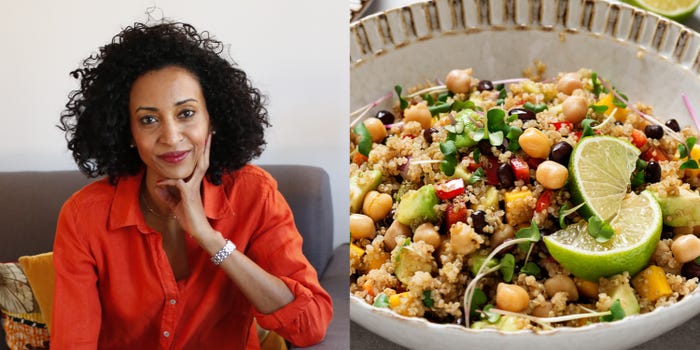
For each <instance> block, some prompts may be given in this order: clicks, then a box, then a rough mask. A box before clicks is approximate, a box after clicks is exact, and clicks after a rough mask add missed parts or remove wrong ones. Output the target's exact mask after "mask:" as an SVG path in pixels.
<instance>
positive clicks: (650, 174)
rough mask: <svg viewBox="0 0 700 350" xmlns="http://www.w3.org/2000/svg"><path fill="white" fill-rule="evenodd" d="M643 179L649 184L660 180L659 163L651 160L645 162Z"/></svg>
mask: <svg viewBox="0 0 700 350" xmlns="http://www.w3.org/2000/svg"><path fill="white" fill-rule="evenodd" d="M644 181H646V182H648V183H650V184H653V183H655V182H659V181H661V165H659V163H657V162H655V161H653V160H652V161H651V162H649V163H647V167H646V168H645V169H644Z"/></svg>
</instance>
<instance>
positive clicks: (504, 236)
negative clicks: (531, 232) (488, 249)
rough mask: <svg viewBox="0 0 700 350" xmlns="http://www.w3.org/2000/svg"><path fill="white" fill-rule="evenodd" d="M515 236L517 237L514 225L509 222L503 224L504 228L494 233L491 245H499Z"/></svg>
mask: <svg viewBox="0 0 700 350" xmlns="http://www.w3.org/2000/svg"><path fill="white" fill-rule="evenodd" d="M513 237H515V229H514V228H513V226H510V225H508V224H506V225H503V228H502V229H500V230H498V231H496V232H494V233H493V235H491V246H492V247H498V246H499V245H501V244H502V243H503V242H505V241H506V240H508V239H511V238H513Z"/></svg>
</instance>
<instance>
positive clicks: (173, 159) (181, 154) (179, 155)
mask: <svg viewBox="0 0 700 350" xmlns="http://www.w3.org/2000/svg"><path fill="white" fill-rule="evenodd" d="M188 154H190V151H175V152H167V153H163V154H161V155H159V156H158V158H160V159H162V160H164V161H166V162H168V163H172V164H176V163H179V162H180V161H182V160H183V159H185V158H186V157H187V155H188Z"/></svg>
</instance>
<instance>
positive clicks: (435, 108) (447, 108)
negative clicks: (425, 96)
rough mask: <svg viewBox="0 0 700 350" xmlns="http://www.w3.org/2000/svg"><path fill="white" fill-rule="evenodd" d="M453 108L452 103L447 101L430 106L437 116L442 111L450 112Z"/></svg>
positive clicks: (430, 109) (433, 113)
mask: <svg viewBox="0 0 700 350" xmlns="http://www.w3.org/2000/svg"><path fill="white" fill-rule="evenodd" d="M451 108H452V103H449V102H445V103H441V104H439V105H434V106H430V107H428V110H429V111H430V114H431V115H433V116H436V115H438V114H440V113H445V112H449V111H450V109H451Z"/></svg>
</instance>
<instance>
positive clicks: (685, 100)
mask: <svg viewBox="0 0 700 350" xmlns="http://www.w3.org/2000/svg"><path fill="white" fill-rule="evenodd" d="M681 98H682V99H683V103H684V104H685V108H686V109H687V110H688V114H690V118H692V119H693V123H695V127H696V128H697V130H698V131H700V120H698V117H697V116H696V115H695V111H694V110H693V106H691V105H690V101H689V100H688V97H687V96H685V93H682V94H681Z"/></svg>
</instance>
